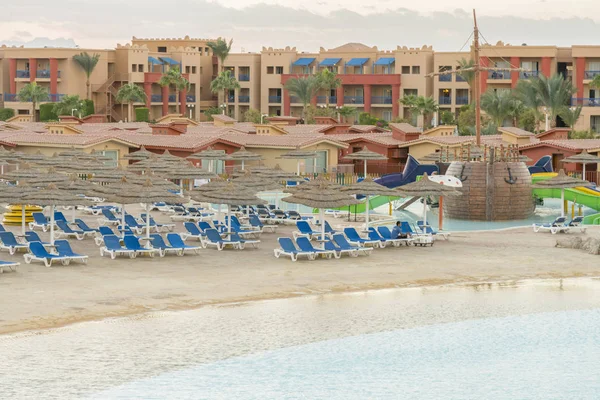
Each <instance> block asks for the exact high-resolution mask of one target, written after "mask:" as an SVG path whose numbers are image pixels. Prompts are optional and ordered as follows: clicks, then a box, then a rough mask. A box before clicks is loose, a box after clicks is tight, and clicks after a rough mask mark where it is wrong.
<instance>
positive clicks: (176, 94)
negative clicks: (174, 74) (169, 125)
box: [175, 87, 181, 114]
mask: <svg viewBox="0 0 600 400" xmlns="http://www.w3.org/2000/svg"><path fill="white" fill-rule="evenodd" d="M175 105H176V107H177V114H181V103H179V90H177V87H176V88H175Z"/></svg>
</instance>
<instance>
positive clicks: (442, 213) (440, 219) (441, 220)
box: [438, 196, 444, 231]
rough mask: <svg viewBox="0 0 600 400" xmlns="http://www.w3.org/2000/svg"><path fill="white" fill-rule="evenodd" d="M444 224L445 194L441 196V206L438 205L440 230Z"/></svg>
mask: <svg viewBox="0 0 600 400" xmlns="http://www.w3.org/2000/svg"><path fill="white" fill-rule="evenodd" d="M443 224H444V196H440V201H439V206H438V230H439V231H441V230H442V226H443Z"/></svg>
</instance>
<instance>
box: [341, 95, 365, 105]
mask: <svg viewBox="0 0 600 400" xmlns="http://www.w3.org/2000/svg"><path fill="white" fill-rule="evenodd" d="M364 103H365V100H364V97H363V96H344V104H364Z"/></svg>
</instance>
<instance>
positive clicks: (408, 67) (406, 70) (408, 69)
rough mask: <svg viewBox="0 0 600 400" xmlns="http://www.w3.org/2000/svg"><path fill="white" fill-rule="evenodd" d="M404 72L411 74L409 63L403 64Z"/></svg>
mask: <svg viewBox="0 0 600 400" xmlns="http://www.w3.org/2000/svg"><path fill="white" fill-rule="evenodd" d="M402 73H403V74H410V66H408V65H403V66H402Z"/></svg>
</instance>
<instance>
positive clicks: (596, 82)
mask: <svg viewBox="0 0 600 400" xmlns="http://www.w3.org/2000/svg"><path fill="white" fill-rule="evenodd" d="M590 86H593V87H595V88H596V89H600V75H596V76H595V77H594V79H592V81H591V82H590Z"/></svg>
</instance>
